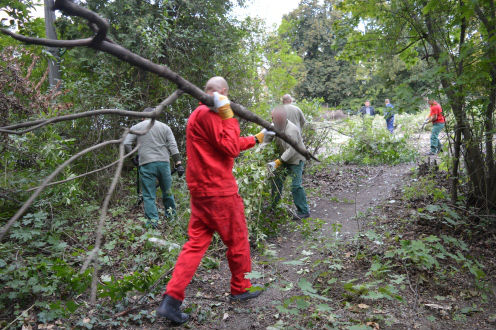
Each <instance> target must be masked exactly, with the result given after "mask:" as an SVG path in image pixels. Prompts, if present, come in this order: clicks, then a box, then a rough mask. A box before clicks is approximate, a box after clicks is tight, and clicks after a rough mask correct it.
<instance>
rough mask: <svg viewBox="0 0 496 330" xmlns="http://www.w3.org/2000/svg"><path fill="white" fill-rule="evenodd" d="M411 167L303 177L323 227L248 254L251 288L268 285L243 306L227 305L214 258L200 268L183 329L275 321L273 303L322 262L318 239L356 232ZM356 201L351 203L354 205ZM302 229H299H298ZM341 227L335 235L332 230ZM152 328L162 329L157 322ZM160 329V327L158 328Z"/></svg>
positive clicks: (223, 272)
mask: <svg viewBox="0 0 496 330" xmlns="http://www.w3.org/2000/svg"><path fill="white" fill-rule="evenodd" d="M410 168H411V165H400V166H380V167H358V166H344V167H342V168H339V169H338V168H332V169H329V168H326V169H324V170H323V171H320V172H316V173H307V175H305V178H304V180H305V182H304V185H305V187H306V188H307V190H308V195H309V204H310V208H311V212H312V217H313V218H318V219H321V220H322V227H321V228H320V229H319V231H318V232H313V233H312V235H311V236H312V239H305V238H304V237H303V236H302V233H301V230H295V231H285V232H282V233H281V234H280V235H279V236H278V237H277V238H273V239H271V240H269V242H270V243H271V245H270V248H269V253H268V254H269V256H267V255H265V256H261V255H258V254H257V253H254V255H253V271H256V272H259V273H260V274H261V275H262V278H260V279H256V280H254V281H253V282H254V283H255V284H262V285H267V284H270V285H268V288H267V289H266V291H265V292H264V293H263V294H262V295H261V296H260V297H259V298H257V299H254V300H252V301H248V302H246V303H236V304H234V303H230V302H228V295H229V293H228V291H229V278H230V272H229V269H228V266H227V261H226V259H225V257H224V255H223V253H224V251H222V252H221V253H219V258H220V259H221V264H220V267H219V268H218V269H210V270H206V269H199V271H198V272H197V274H196V275H195V277H194V278H193V281H192V283H191V285H190V286H189V287H188V289H187V291H186V299H185V301H184V307H185V308H186V309H188V310H189V312H190V313H191V314H192V316H193V319H192V321H190V322H188V325H187V326H188V327H191V328H194V329H265V328H266V327H267V326H270V325H273V324H275V323H276V322H277V321H278V318H279V315H278V314H277V310H276V309H275V308H274V307H275V305H276V304H280V302H281V301H284V299H287V298H288V297H291V296H294V295H296V294H298V290H299V289H298V287H297V282H298V280H299V279H300V278H301V277H304V276H305V275H306V274H308V272H310V269H311V267H309V265H310V262H312V261H315V260H318V259H321V258H323V257H324V256H319V255H318V253H319V252H317V251H318V250H317V249H312V244H315V240H316V239H317V237H319V236H329V235H335V236H339V237H340V238H342V239H348V238H350V237H351V236H352V235H353V234H355V233H356V232H357V230H358V225H357V222H356V220H355V215H356V214H365V213H367V211H368V210H369V209H370V208H372V207H374V206H376V205H378V204H379V202H381V201H383V200H385V199H387V198H388V197H389V195H390V192H391V190H392V189H393V188H394V187H396V186H398V185H400V184H401V180H402V177H403V176H404V175H405V174H406V173H407V172H408V171H409V169H410ZM355 201H356V202H355ZM300 225H301V224H300ZM338 227H341V230H340V231H339V233H336V231H335V229H336V228H338ZM156 325H157V326H159V325H162V326H167V323H166V322H163V321H158V322H157V323H156ZM159 327H160V326H159Z"/></svg>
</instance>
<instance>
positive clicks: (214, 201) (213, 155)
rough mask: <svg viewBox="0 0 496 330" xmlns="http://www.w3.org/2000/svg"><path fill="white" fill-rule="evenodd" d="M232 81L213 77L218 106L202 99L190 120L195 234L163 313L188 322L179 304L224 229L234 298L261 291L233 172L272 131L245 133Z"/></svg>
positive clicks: (191, 233)
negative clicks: (253, 279)
mask: <svg viewBox="0 0 496 330" xmlns="http://www.w3.org/2000/svg"><path fill="white" fill-rule="evenodd" d="M228 91H229V87H228V85H227V82H226V81H225V79H224V78H222V77H213V78H211V79H210V80H209V81H208V82H207V85H206V87H205V92H206V93H207V94H209V95H212V96H213V97H214V109H210V108H209V107H207V106H206V105H204V104H200V105H199V106H198V107H197V108H196V109H195V111H193V113H192V114H191V116H190V117H189V119H188V124H187V126H186V154H187V158H188V163H187V167H186V182H187V184H188V189H189V191H190V193H191V201H190V204H191V218H190V221H189V227H188V236H189V240H188V241H187V242H186V244H184V246H183V248H182V251H181V253H180V254H179V257H178V259H177V262H176V266H175V268H174V272H173V273H172V277H171V279H170V281H169V283H168V284H167V289H166V291H165V294H164V299H163V301H162V302H161V304H160V306H159V307H158V309H157V315H159V316H161V317H165V318H167V319H169V320H171V321H172V322H174V323H176V324H182V323H184V322H186V321H188V319H189V315H187V314H185V313H182V312H181V311H180V309H179V307H180V306H181V303H182V301H183V300H184V291H185V289H186V287H187V286H188V284H189V283H190V281H191V279H192V277H193V275H194V274H195V272H196V268H197V267H198V265H199V264H200V262H201V259H202V257H203V255H204V254H205V251H206V250H207V248H208V246H209V245H210V241H211V239H212V235H213V233H214V232H218V233H219V236H220V237H221V239H222V241H223V242H224V244H225V245H226V246H227V260H228V262H229V269H230V270H231V275H232V277H231V300H236V301H245V300H248V299H251V298H255V297H258V296H259V295H260V293H261V292H262V291H261V288H258V287H257V288H253V289H252V290H248V289H250V288H251V287H252V285H251V283H250V280H249V279H247V278H245V274H246V273H249V272H250V271H251V258H250V245H249V242H248V228H247V227H246V221H245V214H244V205H243V200H242V199H241V197H240V196H239V194H238V185H237V183H236V180H235V179H234V176H233V174H232V168H233V165H234V158H236V157H237V156H238V155H239V153H240V152H241V151H243V150H245V149H248V148H251V147H253V146H254V145H255V144H256V143H260V142H262V141H263V137H264V134H265V135H274V134H275V133H274V132H272V131H267V130H266V129H264V130H262V131H261V132H260V133H258V134H257V135H255V136H247V137H240V129H239V124H238V121H237V120H236V119H235V118H233V116H234V114H233V111H232V110H231V106H230V102H229V99H228V98H227V94H228Z"/></svg>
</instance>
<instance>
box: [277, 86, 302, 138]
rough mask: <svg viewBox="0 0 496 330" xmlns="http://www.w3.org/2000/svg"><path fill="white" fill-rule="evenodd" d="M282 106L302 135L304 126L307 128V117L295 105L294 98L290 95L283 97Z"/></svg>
mask: <svg viewBox="0 0 496 330" xmlns="http://www.w3.org/2000/svg"><path fill="white" fill-rule="evenodd" d="M282 104H283V105H284V109H286V113H287V115H288V120H289V121H290V122H292V123H293V124H295V125H296V127H298V129H299V130H300V133H301V132H302V131H303V126H305V122H306V121H305V115H304V114H303V111H301V109H300V108H298V107H297V106H296V105H294V104H293V98H292V97H291V95H289V94H285V95H284V96H283V97H282Z"/></svg>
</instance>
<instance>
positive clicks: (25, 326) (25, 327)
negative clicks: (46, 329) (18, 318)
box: [21, 324, 33, 330]
mask: <svg viewBox="0 0 496 330" xmlns="http://www.w3.org/2000/svg"><path fill="white" fill-rule="evenodd" d="M21 330H33V327H32V326H31V324H23V325H22V328H21Z"/></svg>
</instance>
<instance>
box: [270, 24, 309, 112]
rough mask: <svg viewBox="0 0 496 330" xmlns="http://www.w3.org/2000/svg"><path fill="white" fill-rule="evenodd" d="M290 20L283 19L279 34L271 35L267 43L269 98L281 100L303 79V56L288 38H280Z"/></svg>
mask: <svg viewBox="0 0 496 330" xmlns="http://www.w3.org/2000/svg"><path fill="white" fill-rule="evenodd" d="M288 24H289V22H288V21H286V20H283V21H282V23H281V26H280V27H279V32H278V33H277V34H274V35H271V36H269V38H268V40H267V42H266V45H265V57H266V60H267V66H268V68H267V69H266V71H267V73H266V75H265V83H266V85H267V88H268V90H269V98H270V99H272V100H273V101H276V102H280V100H281V98H282V96H283V95H284V94H286V93H291V92H292V91H293V88H294V87H295V86H296V85H297V84H298V81H299V79H301V78H300V77H301V75H302V70H303V65H302V59H301V57H299V56H298V54H296V52H295V51H294V50H293V49H292V48H291V46H290V44H289V43H288V41H287V40H285V39H283V38H280V35H281V33H282V32H281V31H284V30H285V29H287V27H286V25H288Z"/></svg>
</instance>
